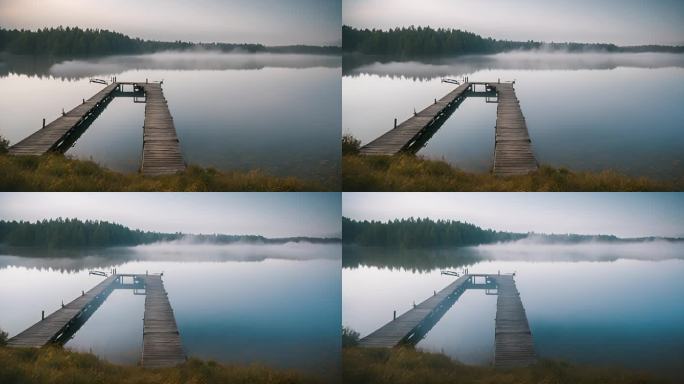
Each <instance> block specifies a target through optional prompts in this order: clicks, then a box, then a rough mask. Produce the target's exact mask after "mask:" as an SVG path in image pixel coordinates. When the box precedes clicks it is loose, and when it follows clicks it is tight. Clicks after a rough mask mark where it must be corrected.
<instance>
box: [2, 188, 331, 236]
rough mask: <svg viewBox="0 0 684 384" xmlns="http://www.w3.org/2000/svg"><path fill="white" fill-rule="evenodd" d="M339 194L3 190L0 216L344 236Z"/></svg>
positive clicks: (143, 226) (170, 228)
mask: <svg viewBox="0 0 684 384" xmlns="http://www.w3.org/2000/svg"><path fill="white" fill-rule="evenodd" d="M340 209H341V203H340V194H339V193H0V219H4V220H29V221H35V220H41V219H46V218H47V219H49V218H57V217H64V218H67V217H68V218H73V217H76V218H79V219H93V220H107V221H112V222H116V223H120V224H123V225H126V226H128V227H131V228H135V229H142V230H148V231H159V232H184V233H222V234H236V235H242V234H250V235H263V236H266V237H288V236H316V237H327V236H340V233H341V223H340Z"/></svg>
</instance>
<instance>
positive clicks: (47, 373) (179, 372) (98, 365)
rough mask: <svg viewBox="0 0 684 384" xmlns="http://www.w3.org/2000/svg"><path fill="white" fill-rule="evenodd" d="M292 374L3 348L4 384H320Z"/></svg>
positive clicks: (1, 376) (256, 367) (0, 356)
mask: <svg viewBox="0 0 684 384" xmlns="http://www.w3.org/2000/svg"><path fill="white" fill-rule="evenodd" d="M319 382H320V381H318V379H315V378H312V377H308V376H305V375H302V374H299V373H296V372H291V371H278V370H274V369H271V368H268V367H264V366H259V365H251V366H238V365H235V366H233V365H222V364H218V363H215V362H206V361H200V360H196V359H190V360H189V361H188V362H186V363H185V364H182V365H180V366H178V367H175V368H164V369H143V368H141V367H137V366H119V365H114V364H110V363H107V362H105V361H102V360H99V359H98V358H97V357H95V356H94V355H92V354H87V353H75V352H70V351H67V350H64V349H62V348H58V347H50V348H41V349H24V348H21V349H19V348H6V347H0V383H6V384H11V383H22V384H61V383H71V384H80V383H83V384H85V383H88V384H91V383H95V384H99V383H102V384H104V383H117V384H129V383H130V384H138V383H140V384H143V383H144V384H156V383H160V384H162V383H163V384H194V383H197V384H199V383H202V384H212V383H238V384H239V383H245V384H247V383H256V384H258V383H269V384H278V383H282V384H294V383H319Z"/></svg>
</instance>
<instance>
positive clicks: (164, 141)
mask: <svg viewBox="0 0 684 384" xmlns="http://www.w3.org/2000/svg"><path fill="white" fill-rule="evenodd" d="M137 85H138V86H139V87H141V88H142V89H143V90H144V91H145V100H146V101H145V123H144V126H143V153H142V165H141V167H140V170H141V171H142V173H143V174H144V175H147V176H159V175H172V174H174V173H177V172H182V171H184V170H185V161H184V160H183V154H182V153H181V149H180V140H178V136H177V135H176V127H175V125H174V123H173V117H172V116H171V112H169V105H168V103H167V102H166V98H165V97H164V92H163V91H162V88H161V84H159V83H137Z"/></svg>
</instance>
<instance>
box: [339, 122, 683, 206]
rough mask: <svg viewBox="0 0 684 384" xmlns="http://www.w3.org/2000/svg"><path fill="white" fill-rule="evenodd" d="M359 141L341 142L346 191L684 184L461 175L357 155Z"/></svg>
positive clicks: (570, 174)
mask: <svg viewBox="0 0 684 384" xmlns="http://www.w3.org/2000/svg"><path fill="white" fill-rule="evenodd" d="M360 145H361V142H360V141H359V140H358V139H356V138H354V137H353V136H351V135H349V134H345V135H344V136H343V137H342V186H343V188H342V189H343V191H346V192H361V191H374V192H388V191H395V192H409V191H411V192H417V191H429V192H440V191H454V192H456V191H464V192H477V191H486V192H504V191H506V192H518V191H528V192H534V191H548V192H570V191H573V192H580V191H610V192H623V191H624V192H637V191H679V190H682V189H684V180H676V181H666V180H655V179H651V178H647V177H643V176H642V177H632V176H626V175H624V174H621V173H619V172H617V171H613V170H605V171H600V172H590V171H571V170H568V169H566V168H554V167H551V166H548V165H541V166H540V167H539V170H537V171H536V172H532V173H530V174H527V175H520V176H508V177H497V176H494V175H493V174H492V173H490V172H487V173H472V172H466V171H462V170H460V169H458V168H456V167H454V166H452V165H451V164H449V163H447V162H446V161H442V160H431V159H426V158H423V157H421V156H418V155H414V154H410V153H406V154H399V155H395V156H365V155H360V154H359V148H360Z"/></svg>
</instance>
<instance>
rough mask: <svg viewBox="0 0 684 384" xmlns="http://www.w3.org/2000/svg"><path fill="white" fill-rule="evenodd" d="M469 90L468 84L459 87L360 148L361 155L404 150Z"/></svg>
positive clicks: (388, 154)
mask: <svg viewBox="0 0 684 384" xmlns="http://www.w3.org/2000/svg"><path fill="white" fill-rule="evenodd" d="M469 88H470V84H469V83H463V84H461V85H459V86H458V87H457V88H456V89H454V90H453V91H451V92H449V93H448V94H447V95H446V96H444V97H442V98H441V99H439V101H437V102H435V103H433V104H431V105H429V106H427V107H426V108H425V109H423V110H421V111H420V112H418V113H416V114H415V115H414V116H412V117H410V118H409V119H408V120H406V121H404V122H403V123H401V124H399V125H397V127H396V128H393V129H391V130H389V131H387V132H386V133H384V134H383V135H382V136H380V137H378V138H377V139H375V140H373V141H371V142H370V143H368V144H366V145H364V146H363V147H361V154H362V155H385V156H391V155H395V154H397V153H399V152H401V151H402V150H404V149H406V148H407V147H408V146H409V145H410V144H411V143H413V142H414V141H415V140H416V139H417V138H418V136H420V134H421V133H423V131H424V130H425V129H426V128H428V127H429V126H430V125H431V124H432V123H433V122H434V121H435V120H437V119H438V118H439V117H441V115H442V114H443V113H444V112H445V110H447V109H448V108H449V107H450V106H451V105H452V104H453V103H454V102H456V101H457V99H459V98H460V97H461V96H462V94H463V93H464V92H465V91H467V90H468V89H469Z"/></svg>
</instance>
